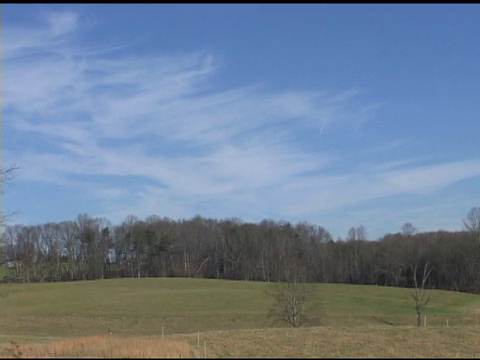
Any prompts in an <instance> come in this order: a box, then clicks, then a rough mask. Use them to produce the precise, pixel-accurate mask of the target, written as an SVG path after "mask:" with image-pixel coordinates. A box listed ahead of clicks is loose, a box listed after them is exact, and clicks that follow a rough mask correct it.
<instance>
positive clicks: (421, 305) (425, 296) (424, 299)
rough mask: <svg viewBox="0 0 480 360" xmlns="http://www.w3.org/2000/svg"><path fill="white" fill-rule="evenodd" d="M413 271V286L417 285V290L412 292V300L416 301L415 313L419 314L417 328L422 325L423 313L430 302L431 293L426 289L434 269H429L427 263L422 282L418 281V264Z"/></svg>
mask: <svg viewBox="0 0 480 360" xmlns="http://www.w3.org/2000/svg"><path fill="white" fill-rule="evenodd" d="M412 271H413V284H414V285H415V289H414V291H413V292H412V298H413V300H414V301H415V311H416V312H417V326H420V325H421V324H422V318H421V316H422V313H423V311H424V309H425V307H426V306H427V304H428V302H429V301H430V293H428V291H427V289H426V287H425V286H426V283H427V279H428V276H429V275H430V273H431V272H432V269H431V268H430V269H429V268H428V263H425V266H424V268H423V273H422V274H421V282H420V283H419V281H418V280H417V264H415V266H414V267H412Z"/></svg>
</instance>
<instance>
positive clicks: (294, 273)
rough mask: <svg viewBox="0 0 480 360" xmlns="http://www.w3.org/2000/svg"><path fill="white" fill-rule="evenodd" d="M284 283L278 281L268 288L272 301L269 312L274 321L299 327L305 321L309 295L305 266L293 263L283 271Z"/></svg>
mask: <svg viewBox="0 0 480 360" xmlns="http://www.w3.org/2000/svg"><path fill="white" fill-rule="evenodd" d="M285 279H286V280H285V281H282V282H281V281H278V282H276V283H274V284H272V287H271V288H269V295H270V296H272V297H273V299H274V307H273V308H272V310H271V311H270V315H271V316H273V318H274V320H275V322H276V321H279V320H280V321H284V322H287V323H288V324H290V325H291V326H293V327H296V328H297V327H300V326H301V325H302V324H303V323H304V321H305V314H306V309H305V302H306V300H307V298H308V297H309V295H311V291H310V288H309V287H308V284H307V283H306V269H305V266H304V265H303V264H301V263H299V262H294V263H293V264H290V266H287V268H286V269H285Z"/></svg>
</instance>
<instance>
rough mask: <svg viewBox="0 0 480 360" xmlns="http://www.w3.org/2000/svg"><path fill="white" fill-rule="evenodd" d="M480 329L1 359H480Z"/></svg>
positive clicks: (36, 348)
mask: <svg viewBox="0 0 480 360" xmlns="http://www.w3.org/2000/svg"><path fill="white" fill-rule="evenodd" d="M479 334H480V327H478V326H476V327H475V326H460V327H449V328H446V327H445V328H442V327H429V328H418V327H408V326H398V327H394V326H386V325H375V326H373V325H369V326H358V327H353V328H352V327H311V328H299V329H293V328H289V329H259V330H226V331H209V332H206V333H197V334H177V335H170V336H168V337H165V338H164V339H162V338H161V337H160V336H156V337H120V336H115V335H101V336H98V335H97V336H89V337H78V338H66V339H61V340H56V341H53V342H51V343H48V344H17V343H10V344H9V345H7V346H4V348H3V354H2V356H3V357H11V358H12V357H35V358H41V357H45V358H52V357H59V358H60V357H62V358H64V357H67V358H68V357H70V358H72V357H81V358H85V357H101V358H126V357H128V358H151V357H153V358H169V357H174V358H180V357H189V358H199V357H215V358H229V357H233V358H246V357H255V358H258V357H267V358H281V357H292V358H299V357H300V358H307V357H314V358H323V357H341V358H343V357H383V358H394V357H402V358H404V357H420V358H430V357H443V358H456V357H462V358H475V357H480V336H479Z"/></svg>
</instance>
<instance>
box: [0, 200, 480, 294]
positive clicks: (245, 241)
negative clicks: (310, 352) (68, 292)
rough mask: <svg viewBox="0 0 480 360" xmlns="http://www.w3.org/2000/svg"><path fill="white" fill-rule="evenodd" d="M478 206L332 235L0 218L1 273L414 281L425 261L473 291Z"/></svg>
mask: <svg viewBox="0 0 480 360" xmlns="http://www.w3.org/2000/svg"><path fill="white" fill-rule="evenodd" d="M479 220H480V208H473V209H472V210H471V211H470V213H469V214H468V216H467V218H466V219H465V230H464V231H457V232H448V231H436V232H423V233H417V232H416V230H415V228H414V227H413V225H411V224H409V223H407V224H405V225H404V226H403V227H402V229H401V230H402V231H401V232H398V233H395V234H386V235H384V236H383V237H381V238H380V239H378V240H368V239H367V232H366V229H365V228H364V227H363V226H358V227H352V228H351V229H350V230H349V231H348V235H347V237H346V238H345V239H337V240H336V241H334V240H333V239H332V236H331V234H330V233H329V232H328V231H327V230H326V229H325V228H323V227H321V226H318V225H314V224H311V223H308V222H299V223H296V224H292V223H289V222H285V221H275V220H263V221H261V222H259V223H249V222H243V221H241V220H239V219H235V218H233V219H223V220H218V219H211V218H204V217H201V216H199V215H197V216H195V217H193V218H191V219H183V220H172V219H169V218H166V217H163V218H162V217H159V216H156V215H152V216H149V217H147V218H146V219H145V220H141V219H138V218H137V217H135V216H132V215H129V216H127V217H126V219H125V220H124V221H123V222H122V223H121V224H119V225H112V223H111V222H110V221H109V220H108V219H106V218H103V217H91V216H89V215H86V214H82V215H79V216H78V217H77V219H76V220H72V221H63V222H60V223H46V224H41V225H35V226H31V225H28V226H27V225H20V224H16V225H8V226H4V227H3V232H2V239H1V247H0V257H1V258H0V261H1V262H2V263H3V264H4V266H3V267H4V269H5V274H4V275H3V281H5V282H39V281H72V280H91V279H106V278H118V277H167V276H168V277H204V278H218V279H235V280H252V281H267V282H269V281H286V280H288V279H287V277H288V274H289V273H292V271H295V273H298V274H301V276H302V278H303V279H305V281H306V282H326V283H351V284H375V285H385V286H401V287H413V286H414V284H413V280H412V279H413V278H414V277H413V276H412V269H413V268H416V267H419V268H422V267H424V266H425V264H427V263H428V264H429V267H430V269H431V273H430V274H429V277H428V286H429V287H435V288H437V289H449V290H456V291H465V292H479V291H480V226H479V223H480V221H479Z"/></svg>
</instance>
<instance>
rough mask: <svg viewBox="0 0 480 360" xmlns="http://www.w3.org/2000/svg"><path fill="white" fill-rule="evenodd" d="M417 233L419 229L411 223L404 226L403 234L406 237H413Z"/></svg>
mask: <svg viewBox="0 0 480 360" xmlns="http://www.w3.org/2000/svg"><path fill="white" fill-rule="evenodd" d="M416 232H417V229H416V228H415V226H413V225H412V224H411V223H409V222H406V223H405V224H403V226H402V234H403V235H405V236H411V235H413V234H415V233H416Z"/></svg>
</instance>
